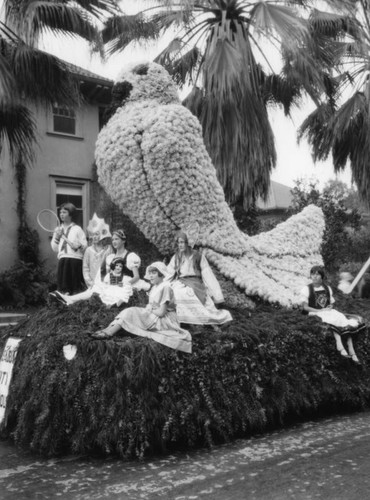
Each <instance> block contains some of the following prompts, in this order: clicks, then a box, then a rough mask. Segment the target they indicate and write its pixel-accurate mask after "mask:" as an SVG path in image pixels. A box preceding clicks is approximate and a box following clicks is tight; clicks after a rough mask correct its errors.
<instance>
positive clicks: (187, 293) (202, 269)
mask: <svg viewBox="0 0 370 500" xmlns="http://www.w3.org/2000/svg"><path fill="white" fill-rule="evenodd" d="M176 242H177V247H178V251H177V252H176V253H175V255H174V256H173V257H172V259H171V261H170V263H169V265H168V272H169V276H168V277H167V278H166V280H169V281H170V283H171V286H172V289H173V291H174V294H175V301H176V312H177V316H178V318H179V321H180V323H187V324H193V325H222V324H225V323H228V322H229V321H232V316H231V314H230V313H229V311H227V310H225V309H217V308H216V307H215V303H216V304H220V303H222V302H224V297H223V294H222V290H221V287H220V285H219V283H218V281H217V279H216V277H215V275H214V274H213V272H212V269H211V268H210V266H209V264H208V261H207V259H206V258H205V256H204V255H202V254H201V253H200V252H199V251H197V250H194V249H193V248H191V246H190V245H189V243H188V237H187V235H186V234H185V233H183V232H180V233H179V234H178V235H177V237H176Z"/></svg>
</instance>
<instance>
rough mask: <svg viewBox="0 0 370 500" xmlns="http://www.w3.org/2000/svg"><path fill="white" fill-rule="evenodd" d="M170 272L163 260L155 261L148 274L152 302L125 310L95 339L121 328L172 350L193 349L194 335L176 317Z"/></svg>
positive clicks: (104, 337) (187, 350) (96, 335)
mask: <svg viewBox="0 0 370 500" xmlns="http://www.w3.org/2000/svg"><path fill="white" fill-rule="evenodd" d="M167 275H168V271H167V268H166V265H165V264H164V263H163V262H154V264H152V265H150V266H149V267H148V268H147V270H146V273H145V279H148V280H149V281H150V284H151V289H150V292H149V303H148V305H147V306H146V307H128V308H127V309H124V310H123V311H122V312H121V313H120V314H118V316H117V317H116V318H115V319H114V321H112V323H111V324H110V325H109V326H108V327H107V328H105V329H104V330H100V331H98V332H96V333H94V334H93V335H92V337H93V338H97V339H106V338H110V337H113V336H114V335H115V334H116V333H118V332H119V331H120V330H121V329H123V330H125V331H126V332H128V333H132V334H134V335H138V336H139V337H147V338H150V339H152V340H155V341H156V342H159V343H160V344H163V345H165V346H167V347H170V348H171V349H176V350H179V351H183V352H188V353H190V352H191V335H190V333H189V332H188V331H187V330H184V329H183V328H181V327H180V324H179V322H178V319H177V316H176V307H175V302H174V293H173V290H172V288H171V286H170V284H169V283H168V281H164V278H165V277H166V276H167Z"/></svg>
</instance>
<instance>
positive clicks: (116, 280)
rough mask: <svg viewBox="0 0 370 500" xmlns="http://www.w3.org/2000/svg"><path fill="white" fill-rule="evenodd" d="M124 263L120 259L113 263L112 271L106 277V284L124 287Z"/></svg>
mask: <svg viewBox="0 0 370 500" xmlns="http://www.w3.org/2000/svg"><path fill="white" fill-rule="evenodd" d="M124 263H125V262H124V260H123V259H119V258H118V259H115V260H114V261H112V263H111V265H110V268H111V270H110V272H109V273H108V274H107V275H106V276H105V277H104V283H107V284H108V285H118V286H122V285H123V283H122V280H123V266H124Z"/></svg>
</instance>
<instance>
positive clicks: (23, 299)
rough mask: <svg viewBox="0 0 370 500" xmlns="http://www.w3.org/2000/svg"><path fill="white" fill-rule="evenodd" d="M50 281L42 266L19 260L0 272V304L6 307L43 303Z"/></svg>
mask: <svg viewBox="0 0 370 500" xmlns="http://www.w3.org/2000/svg"><path fill="white" fill-rule="evenodd" d="M51 281H52V280H51V277H50V275H49V274H46V273H45V272H44V270H43V267H42V266H40V265H37V266H35V265H34V264H33V263H31V262H24V261H23V260H19V261H18V262H17V263H16V264H15V265H14V266H13V267H12V268H11V269H8V270H6V271H4V272H3V273H1V274H0V304H1V305H2V306H3V307H8V308H19V307H27V306H39V305H44V304H45V303H46V297H47V293H48V292H49V287H50V282H51Z"/></svg>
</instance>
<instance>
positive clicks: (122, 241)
mask: <svg viewBox="0 0 370 500" xmlns="http://www.w3.org/2000/svg"><path fill="white" fill-rule="evenodd" d="M112 246H113V249H114V253H113V254H110V255H107V256H106V257H105V259H104V261H103V262H102V265H101V273H98V275H97V277H96V279H95V282H94V284H93V286H92V287H91V288H89V290H86V291H85V292H82V293H79V294H77V295H72V296H68V295H64V294H62V293H58V292H54V293H53V294H50V295H51V297H52V298H53V299H56V300H58V301H59V302H62V303H64V304H66V305H68V306H69V305H72V304H75V303H76V302H80V301H81V300H88V299H90V297H91V296H92V295H93V294H94V293H96V294H98V295H99V297H100V299H101V301H102V302H103V303H104V304H105V305H107V306H109V307H110V306H113V305H117V306H120V305H122V304H123V303H127V302H128V301H129V299H130V297H131V295H132V293H133V288H136V289H138V290H147V289H148V288H149V285H148V283H146V282H145V281H144V280H141V279H140V276H139V266H140V264H141V261H140V258H139V256H138V255H136V254H135V253H133V252H129V251H128V250H127V249H126V235H125V233H124V232H123V231H122V229H119V230H117V231H113V236H112ZM115 259H120V260H122V261H123V275H124V276H123V280H122V286H120V287H115V286H111V285H110V284H109V283H105V282H104V278H103V280H102V277H103V276H104V277H105V276H106V274H107V273H108V274H109V270H110V266H111V265H112V266H114V261H115Z"/></svg>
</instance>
